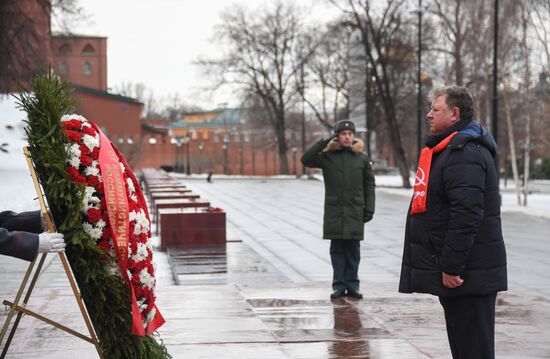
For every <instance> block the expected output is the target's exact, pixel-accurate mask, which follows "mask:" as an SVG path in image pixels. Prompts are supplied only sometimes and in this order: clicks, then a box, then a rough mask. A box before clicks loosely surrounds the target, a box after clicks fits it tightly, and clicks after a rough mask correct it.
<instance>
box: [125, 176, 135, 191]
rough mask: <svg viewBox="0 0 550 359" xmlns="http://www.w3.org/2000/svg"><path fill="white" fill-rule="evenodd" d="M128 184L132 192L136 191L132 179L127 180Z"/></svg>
mask: <svg viewBox="0 0 550 359" xmlns="http://www.w3.org/2000/svg"><path fill="white" fill-rule="evenodd" d="M126 183H128V189H129V190H130V192H135V191H136V188H135V187H134V182H132V179H131V178H127V179H126Z"/></svg>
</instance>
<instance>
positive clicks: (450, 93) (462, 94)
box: [429, 86, 474, 120]
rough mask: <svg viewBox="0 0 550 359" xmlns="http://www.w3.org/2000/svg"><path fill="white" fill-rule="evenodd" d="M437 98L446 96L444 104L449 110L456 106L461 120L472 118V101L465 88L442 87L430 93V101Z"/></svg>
mask: <svg viewBox="0 0 550 359" xmlns="http://www.w3.org/2000/svg"><path fill="white" fill-rule="evenodd" d="M439 96H446V98H445V103H446V104H447V106H449V108H452V107H455V106H456V107H458V108H459V109H460V119H461V120H470V119H472V118H473V117H474V99H473V97H472V95H471V94H470V92H469V91H468V89H467V88H466V87H464V86H443V87H438V88H435V89H433V90H432V91H430V96H429V97H430V100H431V101H433V100H435V99H436V98H438V97H439Z"/></svg>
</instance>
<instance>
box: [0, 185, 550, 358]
mask: <svg viewBox="0 0 550 359" xmlns="http://www.w3.org/2000/svg"><path fill="white" fill-rule="evenodd" d="M190 182H191V183H190V187H192V188H193V190H194V191H195V192H198V193H200V194H201V195H202V197H208V198H207V199H210V200H211V201H212V203H213V204H214V205H216V206H220V207H223V208H224V209H226V210H227V213H228V235H229V239H230V240H231V241H242V242H231V243H228V247H227V248H228V250H227V259H226V263H227V274H226V275H225V276H224V277H223V278H221V280H220V282H219V283H218V284H208V282H207V281H205V279H208V278H197V277H194V278H190V276H192V275H193V274H189V273H187V274H181V275H177V277H178V278H180V279H181V280H182V281H183V282H185V281H188V282H187V283H186V284H185V285H181V286H176V285H175V281H174V275H173V273H172V272H171V267H170V263H169V261H168V257H167V255H166V253H164V252H155V254H154V262H155V268H156V277H157V280H158V283H157V295H158V306H159V309H160V310H161V312H162V313H163V315H164V317H165V319H166V320H167V323H166V325H165V326H163V327H162V328H161V329H160V331H159V332H160V334H161V337H162V339H163V340H164V342H165V343H166V345H167V348H168V350H169V352H170V353H171V354H172V355H173V356H174V358H230V359H231V358H254V359H255V358H268V359H269V358H283V359H284V358H301V359H305V358H308V359H309V358H311V359H323V358H331V359H336V358H362V359H369V358H370V359H374V358H376V359H386V358H391V359H394V358H403V359H405V358H406V359H408V358H413V359H414V358H449V357H450V354H449V349H448V344H447V340H446V334H445V324H444V319H443V313H442V310H441V306H440V305H439V303H438V301H437V299H436V298H434V297H431V296H428V295H402V294H399V293H397V282H398V276H399V268H400V264H401V262H400V260H401V251H402V230H403V225H404V211H405V210H406V209H403V203H405V202H407V200H406V199H403V198H402V197H399V196H395V195H388V194H385V193H383V192H379V194H378V198H377V213H376V215H375V220H374V221H373V222H372V223H371V225H368V226H367V227H366V229H367V236H366V238H367V240H366V241H365V242H363V244H362V246H361V248H362V250H361V252H362V257H363V259H362V263H361V269H360V277H361V280H362V291H363V293H364V294H365V299H364V300H360V301H357V300H351V299H348V298H345V299H339V300H335V301H331V300H330V299H329V298H328V295H329V293H330V278H331V267H330V260H329V255H328V241H323V240H321V239H320V231H321V219H322V198H323V196H322V184H320V183H315V182H309V181H288V180H287V181H284V183H281V181H265V182H262V181H248V182H247V181H235V180H233V181H225V182H224V181H216V183H214V184H206V183H204V182H193V181H190ZM283 189H284V190H283ZM214 198H215V199H216V200H215V201H214V200H213V199H214ZM549 224H550V223H549V221H548V220H541V219H537V218H533V217H529V216H525V215H521V214H514V213H506V214H505V215H503V225H504V234H505V240H506V244H507V249H508V259H509V272H510V273H509V275H510V291H509V292H505V293H502V294H499V297H498V306H497V323H496V324H497V325H496V350H497V357H498V358H510V359H511V358H514V359H517V358H519V359H521V358H549V357H550V335H548V333H549V332H550V285H549V284H550V282H549V281H547V276H548V273H550V262H549V261H548V260H547V258H548V254H550V253H548V251H549V247H550V245H549V244H548V241H547V235H548V232H549V231H550V225H549ZM155 240H156V241H158V238H156V239H155ZM26 266H27V265H26V263H25V262H23V261H19V260H16V259H12V258H8V257H5V256H0V273H1V274H0V278H1V281H0V283H1V285H0V299H4V298H9V299H11V298H13V296H14V294H15V290H16V287H17V284H18V283H19V281H20V280H21V278H22V276H23V273H24V271H25V269H26ZM60 273H62V269H61V265H60V263H59V261H53V262H52V264H51V265H50V266H49V268H48V270H47V271H46V272H45V273H44V275H43V276H42V278H41V280H40V283H39V287H38V289H37V291H36V293H35V295H34V296H33V298H32V300H31V306H33V305H36V307H35V308H37V309H38V310H40V311H41V312H43V313H49V315H53V316H55V315H61V316H63V318H62V319H63V320H64V321H66V322H68V323H69V324H70V325H71V326H73V327H75V328H76V329H78V330H80V331H82V332H84V331H85V328H84V323H83V322H82V321H81V319H80V318H79V317H78V314H79V311H78V309H77V306H76V303H74V300H73V299H72V297H71V292H70V287H69V285H68V284H67V283H66V282H65V280H64V278H62V277H60ZM191 279H193V280H191ZM5 316H6V311H5V310H1V309H0V321H2V322H3V319H4V318H5ZM0 346H1V345H0ZM59 348H62V350H60V349H59ZM75 357H78V358H81V359H85V358H96V357H97V355H96V354H95V351H94V349H93V347H92V346H91V345H90V344H88V343H86V342H83V341H81V340H78V339H75V338H74V337H70V336H68V335H66V334H64V333H63V332H61V331H59V330H57V329H53V328H50V327H48V326H46V325H45V324H43V323H40V322H37V321H35V320H34V319H32V318H27V317H24V318H23V320H22V322H21V330H20V331H18V333H17V335H16V338H15V340H14V343H13V344H12V348H11V349H10V355H8V358H25V359H26V358H46V359H48V358H75Z"/></svg>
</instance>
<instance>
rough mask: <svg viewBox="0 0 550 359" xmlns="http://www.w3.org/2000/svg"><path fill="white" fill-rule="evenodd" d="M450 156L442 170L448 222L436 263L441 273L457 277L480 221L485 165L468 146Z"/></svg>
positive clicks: (480, 157)
mask: <svg viewBox="0 0 550 359" xmlns="http://www.w3.org/2000/svg"><path fill="white" fill-rule="evenodd" d="M453 155H454V156H452V157H451V158H450V159H449V162H448V164H447V166H446V167H445V169H444V171H443V182H444V186H445V194H446V195H447V200H448V202H449V222H448V225H447V233H446V235H445V239H444V242H443V250H442V253H441V257H440V259H439V263H440V265H441V270H442V271H443V272H445V273H448V274H452V275H460V274H461V273H462V272H463V270H464V269H465V267H466V262H467V260H468V256H469V255H470V250H471V249H472V247H473V245H474V241H475V238H476V235H477V232H478V230H479V227H480V225H481V222H482V221H483V216H484V203H485V202H484V191H485V177H486V164H485V162H484V161H483V157H482V155H481V154H480V153H479V151H477V150H476V149H474V148H469V146H467V147H465V148H464V150H461V151H456V152H455V153H454V154H453Z"/></svg>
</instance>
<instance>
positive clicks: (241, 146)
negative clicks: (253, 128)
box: [239, 133, 244, 176]
mask: <svg viewBox="0 0 550 359" xmlns="http://www.w3.org/2000/svg"><path fill="white" fill-rule="evenodd" d="M242 137H243V136H242V135H241V133H239V165H240V169H241V176H243V175H244V158H243V155H244V153H243V152H244V148H243V142H244V139H243V138H242Z"/></svg>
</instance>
